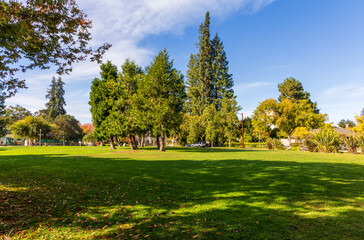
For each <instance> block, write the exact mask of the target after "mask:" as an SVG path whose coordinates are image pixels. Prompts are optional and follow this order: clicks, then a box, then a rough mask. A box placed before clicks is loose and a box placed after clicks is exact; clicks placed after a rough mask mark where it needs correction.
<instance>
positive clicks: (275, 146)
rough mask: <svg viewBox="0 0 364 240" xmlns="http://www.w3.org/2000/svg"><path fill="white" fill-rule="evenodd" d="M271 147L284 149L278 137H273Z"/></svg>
mask: <svg viewBox="0 0 364 240" xmlns="http://www.w3.org/2000/svg"><path fill="white" fill-rule="evenodd" d="M273 148H274V149H277V150H282V149H284V146H283V144H282V142H281V140H280V139H278V138H274V139H273Z"/></svg>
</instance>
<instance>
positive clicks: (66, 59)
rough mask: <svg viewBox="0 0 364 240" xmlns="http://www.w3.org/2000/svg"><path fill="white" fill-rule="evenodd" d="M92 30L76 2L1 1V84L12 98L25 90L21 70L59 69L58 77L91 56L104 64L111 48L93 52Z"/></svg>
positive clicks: (104, 46) (106, 47) (52, 0)
mask: <svg viewBox="0 0 364 240" xmlns="http://www.w3.org/2000/svg"><path fill="white" fill-rule="evenodd" d="M91 28H92V23H91V21H90V20H88V19H87V18H86V15H85V14H84V13H83V12H82V10H80V9H79V7H78V6H77V4H76V2H75V1H74V0H51V1H46V0H28V1H16V0H7V1H5V0H1V1H0V81H1V83H2V84H4V86H5V88H6V89H5V90H6V92H7V94H8V96H11V95H13V94H15V93H16V91H17V89H19V88H24V87H25V80H19V79H18V78H16V77H15V74H16V73H17V72H18V71H20V70H21V71H23V72H25V71H26V70H28V69H34V68H40V69H47V68H49V67H50V66H51V65H55V66H56V67H57V73H58V74H65V73H69V72H70V71H71V70H72V64H73V63H75V62H79V61H84V60H86V59H87V57H88V56H90V59H91V61H98V62H100V59H101V56H102V55H103V53H104V52H105V51H106V50H107V49H108V48H109V47H110V46H111V45H110V44H104V45H102V46H101V47H99V48H98V49H97V50H96V51H94V50H93V49H92V48H90V47H89V46H88V42H89V41H90V40H91V35H90V32H89V30H90V29H91Z"/></svg>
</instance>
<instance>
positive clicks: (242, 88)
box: [234, 82, 274, 93]
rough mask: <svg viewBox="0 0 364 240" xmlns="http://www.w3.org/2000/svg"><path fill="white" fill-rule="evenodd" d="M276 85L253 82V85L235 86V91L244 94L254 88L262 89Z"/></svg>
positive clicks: (242, 84) (241, 84)
mask: <svg viewBox="0 0 364 240" xmlns="http://www.w3.org/2000/svg"><path fill="white" fill-rule="evenodd" d="M273 84H274V83H273V82H253V83H248V84H246V83H240V84H237V85H235V86H234V91H235V92H237V93H238V92H244V91H248V90H251V89H252V88H261V87H267V86H272V85H273Z"/></svg>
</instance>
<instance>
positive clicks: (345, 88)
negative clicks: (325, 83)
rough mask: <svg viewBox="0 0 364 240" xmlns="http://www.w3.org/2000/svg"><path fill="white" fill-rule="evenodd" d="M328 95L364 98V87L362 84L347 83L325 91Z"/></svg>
mask: <svg viewBox="0 0 364 240" xmlns="http://www.w3.org/2000/svg"><path fill="white" fill-rule="evenodd" d="M323 94H324V95H325V96H326V97H333V98H340V97H345V98H359V97H360V98H364V87H363V85H362V84H356V83H354V84H350V83H349V84H347V85H339V86H335V87H331V88H329V89H327V90H325V91H324V92H323Z"/></svg>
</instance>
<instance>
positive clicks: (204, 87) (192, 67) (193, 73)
mask: <svg viewBox="0 0 364 240" xmlns="http://www.w3.org/2000/svg"><path fill="white" fill-rule="evenodd" d="M199 34H200V35H199V42H198V43H197V47H198V48H199V51H198V53H197V54H196V55H191V58H190V62H189V64H188V71H187V95H188V99H189V100H188V105H187V106H188V111H189V112H190V113H191V114H193V115H198V116H201V115H202V113H203V111H204V109H205V108H206V107H207V106H208V105H210V103H211V102H212V100H211V97H212V96H211V94H212V88H213V83H212V54H211V53H212V48H211V41H210V14H209V12H207V13H206V16H205V22H204V23H202V24H201V25H200V27H199Z"/></svg>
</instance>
